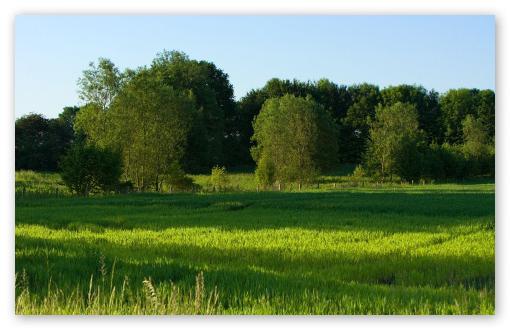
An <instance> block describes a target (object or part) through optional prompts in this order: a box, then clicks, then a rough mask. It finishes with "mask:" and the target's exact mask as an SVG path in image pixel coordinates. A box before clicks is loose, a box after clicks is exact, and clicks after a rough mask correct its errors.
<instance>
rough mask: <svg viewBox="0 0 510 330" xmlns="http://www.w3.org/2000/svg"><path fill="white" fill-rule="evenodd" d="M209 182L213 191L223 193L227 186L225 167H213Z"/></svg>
mask: <svg viewBox="0 0 510 330" xmlns="http://www.w3.org/2000/svg"><path fill="white" fill-rule="evenodd" d="M210 180H211V185H212V187H213V189H214V190H218V191H224V190H225V189H226V188H227V186H228V184H229V180H228V175H227V169H226V168H225V166H223V167H219V166H214V167H213V168H212V170H211V179H210Z"/></svg>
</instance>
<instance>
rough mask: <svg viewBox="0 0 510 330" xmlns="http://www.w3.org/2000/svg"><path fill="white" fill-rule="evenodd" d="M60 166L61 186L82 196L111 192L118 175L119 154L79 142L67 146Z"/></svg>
mask: <svg viewBox="0 0 510 330" xmlns="http://www.w3.org/2000/svg"><path fill="white" fill-rule="evenodd" d="M60 167H61V176H62V180H63V181H64V184H65V185H66V186H67V187H68V188H69V189H70V190H71V191H72V192H75V193H77V194H79V195H83V196H88V195H89V194H90V193H92V192H98V191H103V192H109V191H113V190H115V189H116V188H117V187H118V184H119V178H120V175H121V173H122V163H121V159H120V155H119V154H117V153H115V152H112V151H110V150H107V149H101V148H98V147H95V146H90V145H85V144H83V143H75V144H73V145H72V146H71V148H70V149H69V151H68V152H67V154H66V155H65V156H64V157H63V159H62V162H61V164H60Z"/></svg>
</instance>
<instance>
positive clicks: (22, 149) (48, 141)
mask: <svg viewBox="0 0 510 330" xmlns="http://www.w3.org/2000/svg"><path fill="white" fill-rule="evenodd" d="M78 110H79V108H77V107H66V108H64V112H62V114H61V116H59V118H56V119H46V118H44V117H43V116H42V115H39V114H29V115H26V116H23V117H21V118H19V119H17V120H16V124H15V158H16V162H15V164H16V169H29V170H36V171H56V170H57V169H58V161H59V159H60V157H61V156H62V155H63V154H64V152H65V151H66V149H67V148H68V147H69V145H70V143H71V142H72V141H73V139H74V131H73V126H72V125H73V120H74V115H75V114H76V112H77V111H78Z"/></svg>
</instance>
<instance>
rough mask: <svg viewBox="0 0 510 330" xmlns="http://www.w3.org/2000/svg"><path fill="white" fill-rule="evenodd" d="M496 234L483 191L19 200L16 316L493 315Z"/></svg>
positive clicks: (490, 198)
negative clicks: (199, 289)
mask: <svg viewBox="0 0 510 330" xmlns="http://www.w3.org/2000/svg"><path fill="white" fill-rule="evenodd" d="M494 227H495V218H494V184H490V183H471V184H464V185H461V184H441V185H413V186H410V185H409V186H395V187H392V186H383V187H375V188H374V187H350V188H344V189H336V190H326V189H323V188H321V189H319V190H317V189H315V190H312V189H311V190H309V191H302V192H300V193H297V192H260V193H256V192H244V193H243V192H241V193H221V194H218V193H217V194H209V193H205V194H204V193H202V194H130V195H115V196H95V197H91V198H78V197H45V198H43V197H18V198H17V200H16V271H17V273H18V276H20V274H25V278H26V280H25V281H24V283H25V284H24V285H21V286H19V287H18V288H17V295H16V296H17V313H20V314H39V313H43V314H153V313H164V314H183V313H184V314H195V313H213V314H223V313H225V314H493V313H494V304H495V290H494V273H495V272H494V267H495V260H494V237H495V233H494ZM200 272H203V276H204V279H203V282H204V288H203V289H204V292H206V293H207V294H205V296H207V298H203V301H204V305H203V306H205V305H207V303H205V301H209V300H210V299H213V300H211V302H210V304H209V305H208V306H209V307H207V308H206V307H203V308H202V309H196V307H195V304H196V297H195V296H194V295H195V291H196V286H197V283H196V276H197V274H199V273H200ZM91 276H92V278H93V281H94V282H93V289H92V291H93V292H96V291H97V292H96V293H94V295H93V296H94V297H95V299H97V300H96V301H94V302H92V301H90V302H89V301H88V300H87V299H88V298H87V297H88V292H89V291H90V285H89V284H90V279H91ZM149 277H150V279H151V280H150V281H151V285H153V288H154V290H155V292H157V295H158V297H160V296H161V298H158V299H161V301H162V302H161V304H160V305H158V306H160V307H158V309H154V306H152V305H151V303H150V301H151V300H150V299H149V298H150V295H149V298H148V296H147V288H146V285H145V286H144V281H146V280H148V279H149ZM102 279H103V280H102ZM125 281H128V283H129V285H130V286H129V297H131V298H129V299H128V298H122V299H121V298H120V297H119V290H121V288H122V287H123V283H124V282H125ZM145 283H146V282H145ZM177 289H178V290H179V295H178V296H177V295H175V294H174V297H178V298H171V297H172V292H173V291H172V290H177ZM94 290H95V291H94ZM125 290H127V289H125ZM23 292H25V293H23ZM125 292H127V291H125ZM112 295H113V298H112ZM205 296H204V297H205ZM172 299H174V300H172ZM214 299H216V300H214ZM110 301H111V302H110ZM172 301H173V302H172ZM213 302H214V303H213ZM151 306H152V307H151Z"/></svg>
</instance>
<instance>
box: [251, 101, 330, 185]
mask: <svg viewBox="0 0 510 330" xmlns="http://www.w3.org/2000/svg"><path fill="white" fill-rule="evenodd" d="M254 132H255V133H254V135H253V140H254V142H256V146H255V147H253V148H252V155H253V158H254V160H255V161H256V162H257V175H258V179H259V181H262V182H265V183H269V182H268V181H269V180H268V179H269V178H271V179H274V180H277V181H279V182H282V183H283V182H298V183H300V184H301V183H304V182H309V181H311V180H313V179H315V177H316V176H317V174H319V173H320V172H321V171H323V170H325V169H328V168H331V167H332V166H333V165H334V164H335V162H336V160H337V153H338V146H337V144H336V141H337V137H336V127H335V125H334V123H333V121H332V119H331V116H330V115H329V113H328V112H327V111H325V110H324V108H323V107H322V106H320V105H319V104H317V103H316V102H315V101H314V100H313V99H312V98H311V97H307V98H303V97H296V96H293V95H285V96H283V97H281V98H271V99H269V100H267V101H266V102H265V103H264V106H263V107H262V110H261V112H260V113H259V115H258V116H257V118H256V120H255V122H254ZM263 168H264V169H266V171H267V172H262V169H263Z"/></svg>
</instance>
